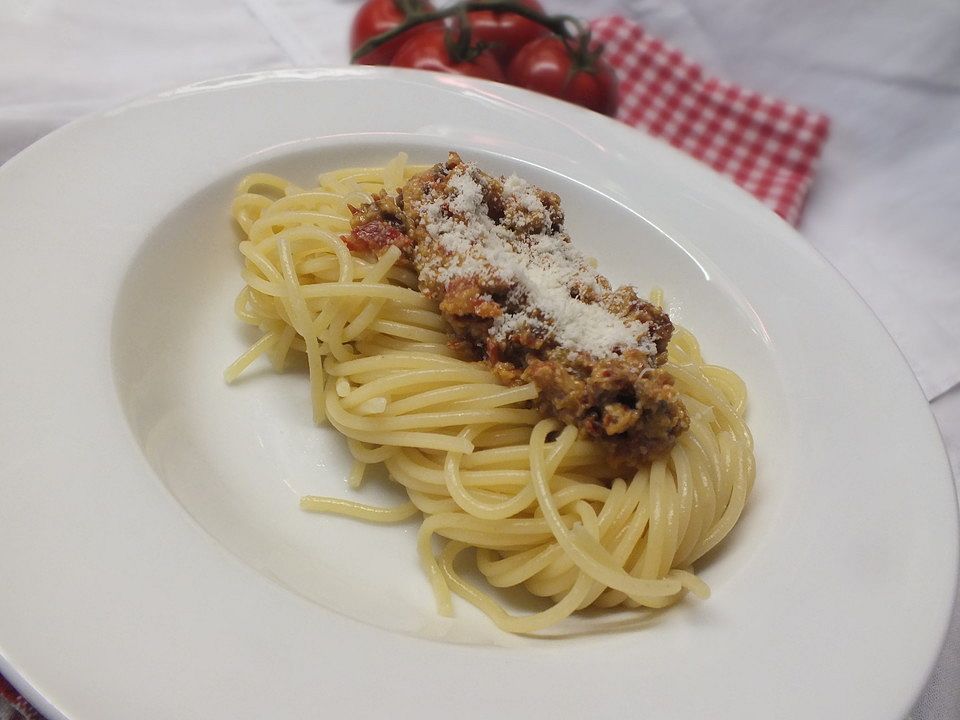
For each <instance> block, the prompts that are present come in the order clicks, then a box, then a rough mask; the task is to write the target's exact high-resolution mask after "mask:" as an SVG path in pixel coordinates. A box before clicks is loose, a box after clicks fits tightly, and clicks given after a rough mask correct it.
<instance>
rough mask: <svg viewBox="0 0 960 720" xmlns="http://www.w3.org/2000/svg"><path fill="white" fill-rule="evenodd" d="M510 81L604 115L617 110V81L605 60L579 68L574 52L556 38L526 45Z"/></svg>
mask: <svg viewBox="0 0 960 720" xmlns="http://www.w3.org/2000/svg"><path fill="white" fill-rule="evenodd" d="M507 82H509V83H510V84H511V85H518V86H519V87H524V88H527V89H529V90H536V91H537V92H542V93H544V94H545V95H552V96H553V97H556V98H560V99H561V100H568V101H570V102H573V103H576V104H577V105H583V106H584V107H586V108H590V109H591V110H596V111H597V112H602V113H603V114H604V115H611V116H612V115H614V114H615V113H616V111H617V78H616V76H615V75H614V74H613V70H612V69H611V68H610V66H609V65H607V63H605V62H604V61H603V59H602V58H599V57H598V58H596V59H594V60H593V62H592V63H591V64H590V66H589V67H578V65H577V64H576V63H575V62H574V56H573V53H572V52H571V51H570V50H569V49H568V48H567V45H566V44H565V43H564V42H563V40H561V39H560V38H558V37H557V36H555V35H551V36H550V37H544V38H540V39H538V40H534V41H533V42H531V43H530V44H529V45H525V46H524V47H523V48H522V49H521V50H520V52H519V53H517V56H516V57H515V58H514V59H513V62H511V63H510V67H509V68H508V70H507Z"/></svg>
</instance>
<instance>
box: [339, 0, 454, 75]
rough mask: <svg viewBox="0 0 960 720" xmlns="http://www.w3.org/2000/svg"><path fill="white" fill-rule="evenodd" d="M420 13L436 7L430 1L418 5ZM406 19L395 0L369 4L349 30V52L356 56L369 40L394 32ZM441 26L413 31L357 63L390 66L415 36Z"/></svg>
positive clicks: (354, 20) (357, 16) (426, 0)
mask: <svg viewBox="0 0 960 720" xmlns="http://www.w3.org/2000/svg"><path fill="white" fill-rule="evenodd" d="M414 5H415V6H416V8H417V9H418V10H421V11H424V12H427V11H430V10H433V9H434V7H433V4H432V3H431V2H430V0H422V2H415V3H414ZM406 19H407V16H406V14H405V13H404V11H403V10H402V9H401V8H400V7H399V6H398V5H397V3H396V0H367V2H365V3H364V4H363V5H361V6H360V9H359V10H358V11H357V14H356V15H355V16H354V18H353V24H352V25H351V26H350V52H351V53H353V52H356V51H357V48H359V47H360V46H361V45H363V44H364V43H365V42H366V41H367V40H369V39H370V38H372V37H376V36H377V35H382V34H383V33H385V32H387V31H389V30H393V29H394V28H395V27H397V26H398V25H400V24H402V23H403V21H404V20H406ZM435 25H439V23H425V24H423V25H418V26H417V27H415V28H411V29H410V31H409V33H404V34H403V35H400V36H399V37H396V38H394V39H393V40H390V41H389V42H387V43H384V44H383V45H381V46H380V47H378V48H377V49H376V50H372V51H371V52H368V53H367V54H366V55H364V56H363V57H361V58H357V59H356V60H355V61H354V62H358V63H362V64H364V65H389V64H390V61H391V60H392V59H393V56H394V55H395V54H396V53H397V50H399V49H400V47H401V46H402V45H403V44H404V43H405V42H406V41H407V40H408V39H409V38H410V37H411V35H413V34H414V33H416V32H418V31H420V30H422V29H424V28H428V27H431V26H435Z"/></svg>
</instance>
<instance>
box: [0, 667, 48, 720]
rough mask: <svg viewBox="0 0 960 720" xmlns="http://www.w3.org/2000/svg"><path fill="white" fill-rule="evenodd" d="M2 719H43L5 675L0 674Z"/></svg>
mask: <svg viewBox="0 0 960 720" xmlns="http://www.w3.org/2000/svg"><path fill="white" fill-rule="evenodd" d="M0 720H43V717H42V716H41V715H40V713H38V712H37V711H36V710H34V709H33V707H32V706H31V705H30V703H28V702H27V701H26V700H24V699H23V696H22V695H20V693H18V692H17V691H16V690H15V689H14V688H13V686H12V685H10V683H8V682H7V681H6V680H5V679H4V677H3V675H0Z"/></svg>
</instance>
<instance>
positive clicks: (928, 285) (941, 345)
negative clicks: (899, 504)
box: [0, 0, 960, 720]
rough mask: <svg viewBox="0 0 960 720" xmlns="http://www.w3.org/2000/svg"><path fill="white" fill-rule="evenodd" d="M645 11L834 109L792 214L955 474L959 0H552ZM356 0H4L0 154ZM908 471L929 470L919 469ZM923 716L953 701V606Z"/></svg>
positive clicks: (330, 48) (690, 49) (326, 41)
mask: <svg viewBox="0 0 960 720" xmlns="http://www.w3.org/2000/svg"><path fill="white" fill-rule="evenodd" d="M543 3H544V5H545V6H546V7H547V9H548V10H550V11H555V12H566V13H571V14H576V15H578V16H581V17H598V16H601V15H605V14H612V13H614V12H616V13H620V14H623V15H626V16H628V17H631V18H633V19H635V20H637V21H639V22H640V23H642V24H643V25H644V26H645V27H646V28H647V29H648V30H649V31H650V32H652V33H654V34H657V35H659V36H661V37H663V38H665V39H667V40H669V41H671V42H673V43H674V44H676V45H677V46H679V47H680V48H681V49H683V50H684V51H686V52H687V53H688V54H689V55H691V56H692V57H694V58H696V59H698V60H700V61H701V62H702V63H703V64H704V65H705V66H706V67H707V68H708V69H709V70H711V71H713V72H715V73H717V74H720V75H722V76H724V77H726V78H727V79H730V80H732V81H734V82H738V83H741V84H743V85H745V86H748V87H751V88H753V89H756V90H760V91H764V92H767V93H770V94H772V95H777V96H780V97H783V98H785V99H788V100H791V101H793V102H796V103H799V104H802V105H806V106H808V107H810V108H813V109H817V110H820V111H823V112H825V113H827V114H828V115H829V116H830V117H831V118H832V121H833V125H832V134H831V138H830V140H829V142H828V144H827V146H826V149H825V153H824V157H823V161H822V164H821V166H820V169H819V173H818V176H817V179H816V181H815V183H814V186H813V190H812V192H811V195H810V197H809V200H808V203H807V207H806V210H805V213H804V215H803V220H802V223H801V226H800V230H801V232H802V233H803V234H804V236H805V237H806V238H807V239H808V240H809V241H810V242H811V243H812V244H813V245H814V246H815V247H816V248H817V249H818V250H819V251H820V252H821V253H822V254H823V255H824V256H825V257H826V258H827V259H828V260H829V261H830V262H831V263H832V264H834V265H835V266H836V267H837V269H838V270H840V272H841V273H843V275H845V276H846V277H847V279H848V280H849V281H850V282H851V284H852V285H853V286H854V287H855V288H856V289H857V290H858V292H859V293H860V294H861V295H862V296H863V297H864V299H865V300H866V301H867V303H868V304H869V305H870V306H871V307H872V308H873V309H874V311H875V312H876V313H877V315H878V316H879V317H880V319H881V320H882V321H883V323H884V324H885V325H886V327H887V329H888V330H889V332H890V334H891V335H892V336H893V338H894V339H895V340H896V342H897V343H898V345H899V346H900V348H901V350H902V351H903V353H904V355H905V356H906V357H907V360H908V361H909V363H910V365H911V367H912V368H913V370H914V372H915V374H916V375H917V379H918V381H919V383H920V385H921V387H922V389H923V391H924V393H925V394H926V396H927V398H928V399H929V400H930V401H931V407H932V409H933V412H934V414H935V415H936V417H937V420H938V421H939V423H940V427H941V431H942V433H943V436H944V441H945V444H946V445H947V448H948V452H949V454H950V458H951V463H952V466H953V471H954V476H955V477H960V0H808V1H806V2H796V1H795V0H726V1H725V2H722V3H720V2H716V0H593V1H592V2H589V3H588V2H583V1H582V0H579V1H578V0H543ZM359 4H360V2H359V0H155V1H153V2H147V1H146V0H0V163H2V162H3V161H5V160H7V159H8V158H10V157H11V156H13V155H14V154H16V153H17V152H18V151H19V150H21V149H22V148H24V147H26V146H27V145H29V144H30V143H32V142H33V141H35V140H37V139H39V138H40V137H42V136H43V135H45V134H46V133H48V132H50V131H51V130H53V129H55V128H56V127H58V126H60V125H62V124H64V123H66V122H69V121H70V120H72V119H74V118H76V117H79V116H80V115H83V114H85V113H88V112H92V111H96V110H101V109H105V108H108V107H111V106H114V105H117V104H120V103H122V102H124V101H125V100H128V99H130V98H133V97H137V96H141V95H145V94H148V93H150V92H153V91H156V90H161V89H167V88H170V87H173V86H176V85H178V84H184V83H188V82H193V81H196V80H201V79H206V78H209V77H215V76H220V75H232V74H236V73H240V72H247V71H252V70H261V69H269V68H281V67H291V66H319V65H339V64H344V63H345V62H346V60H347V54H348V51H347V40H346V35H347V28H348V26H349V22H350V18H351V17H352V14H353V13H354V12H355V10H356V8H357V7H358V6H359ZM916 481H922V478H919V479H917V480H916ZM913 717H914V718H916V719H917V720H920V719H923V720H933V719H934V718H936V719H937V720H945V719H947V718H960V613H958V612H957V611H955V613H954V622H953V626H952V628H951V632H950V635H949V637H948V640H947V644H946V646H945V648H944V650H943V653H942V655H941V658H940V661H939V663H938V665H937V667H936V669H935V671H934V674H933V676H932V677H931V679H930V682H929V684H928V685H927V687H926V689H925V690H924V693H923V695H922V696H921V698H920V700H919V702H918V703H917V706H916V708H915V709H914V713H913Z"/></svg>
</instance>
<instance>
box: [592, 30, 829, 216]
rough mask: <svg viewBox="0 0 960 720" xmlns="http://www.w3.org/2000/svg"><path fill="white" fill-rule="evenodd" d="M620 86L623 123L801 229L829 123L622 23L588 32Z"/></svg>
mask: <svg viewBox="0 0 960 720" xmlns="http://www.w3.org/2000/svg"><path fill="white" fill-rule="evenodd" d="M590 27H591V29H592V31H593V34H594V37H595V38H596V39H597V40H598V41H599V42H602V43H603V44H604V46H605V47H606V52H605V54H604V57H605V58H606V59H607V61H608V62H609V63H610V64H611V65H612V66H613V68H614V69H615V70H616V72H617V76H618V78H619V80H620V110H619V112H618V113H617V118H618V119H620V120H622V121H624V122H625V123H627V124H629V125H633V126H634V127H638V128H642V129H643V130H646V131H647V132H648V133H650V134H651V135H654V136H655V137H659V138H661V139H663V140H666V141H667V142H669V143H670V144H671V145H673V146H674V147H677V148H679V149H681V150H683V151H684V152H686V153H689V154H690V155H692V156H693V157H695V158H697V159H699V160H702V161H703V162H705V163H707V164H708V165H710V166H711V167H712V168H713V169H715V170H717V171H718V172H720V173H722V174H723V175H726V176H727V177H730V178H732V179H733V181H734V182H736V183H737V184H738V185H740V186H741V187H742V188H744V189H745V190H747V191H748V192H750V193H752V194H753V195H755V196H756V197H757V198H759V199H760V200H761V202H763V203H764V204H765V205H767V206H769V207H770V208H772V209H773V210H774V211H775V212H776V213H777V214H779V215H780V216H781V217H783V218H784V219H785V220H787V221H788V222H790V223H793V224H796V223H797V221H798V219H799V217H800V211H801V209H802V207H803V200H804V197H805V196H806V194H807V190H808V188H809V187H810V183H811V182H812V181H813V172H814V167H815V165H816V161H817V158H818V157H819V155H820V150H821V148H822V147H823V143H824V141H825V140H826V139H827V132H828V129H829V126H830V121H829V119H828V118H827V117H826V116H824V115H820V114H817V113H814V112H810V111H808V110H805V109H803V108H800V107H797V106H796V105H791V104H790V103H786V102H782V101H780V100H776V99H773V98H770V97H768V96H766V95H761V94H760V93H757V92H753V91H752V90H746V89H744V88H741V87H738V86H736V85H734V84H732V83H729V82H726V81H724V80H721V79H719V78H716V77H713V76H711V75H709V74H707V73H706V72H704V70H703V68H702V67H700V66H699V65H698V64H697V63H695V62H693V61H692V60H690V58H688V57H686V56H685V55H684V54H683V53H682V52H680V51H679V50H677V49H676V48H673V47H671V46H670V45H668V44H667V43H665V42H663V41H662V40H659V39H658V38H655V37H651V36H650V35H648V34H647V33H646V32H644V30H643V28H642V27H640V26H639V25H637V24H636V23H634V22H632V21H630V20H627V19H626V18H622V17H608V18H600V19H599V20H595V21H593V22H592V23H591V24H590Z"/></svg>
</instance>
